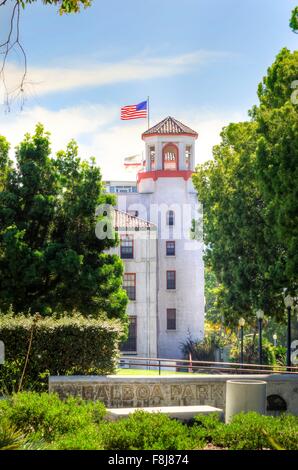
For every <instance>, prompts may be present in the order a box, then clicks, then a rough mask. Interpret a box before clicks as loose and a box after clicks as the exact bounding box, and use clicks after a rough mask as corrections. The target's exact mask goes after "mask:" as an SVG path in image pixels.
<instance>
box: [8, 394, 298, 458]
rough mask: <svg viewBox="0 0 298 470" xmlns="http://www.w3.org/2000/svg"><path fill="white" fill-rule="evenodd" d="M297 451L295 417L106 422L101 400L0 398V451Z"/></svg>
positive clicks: (141, 416) (140, 417) (152, 417)
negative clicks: (187, 421)
mask: <svg viewBox="0 0 298 470" xmlns="http://www.w3.org/2000/svg"><path fill="white" fill-rule="evenodd" d="M210 445H211V448H212V446H213V448H214V446H215V447H216V448H219V449H231V450H261V449H272V450H281V449H285V450H298V417H297V416H291V415H288V414H283V415H281V416H279V417H273V416H262V415H259V414H257V413H254V412H251V413H240V414H239V415H236V416H234V417H233V420H232V421H231V423H229V424H224V423H223V422H221V421H220V420H219V416H218V414H212V415H209V416H203V415H198V416H196V418H195V419H194V420H193V421H192V422H191V423H190V425H186V424H182V423H180V422H178V421H176V420H173V419H170V418H169V417H168V416H165V415H163V414H161V413H153V414H150V413H146V412H145V411H136V412H134V413H133V414H131V415H130V416H129V417H127V418H122V419H120V420H119V421H117V422H110V421H109V418H108V416H107V415H106V409H105V407H104V405H103V404H102V403H101V402H90V401H83V400H82V399H81V398H75V397H68V398H67V399H66V400H65V401H61V400H60V399H59V398H58V396H57V395H56V394H52V393H51V394H48V393H35V392H22V393H16V394H13V395H12V396H11V397H9V398H7V399H6V400H0V450H1V448H8V449H13V448H19V449H85V450H87V449H90V450H91V449H93V450H96V449H97V450H99V449H105V450H145V449H150V450H191V449H202V448H205V449H206V448H209V446H210Z"/></svg>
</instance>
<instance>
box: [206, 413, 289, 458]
mask: <svg viewBox="0 0 298 470" xmlns="http://www.w3.org/2000/svg"><path fill="white" fill-rule="evenodd" d="M215 419H216V418H215ZM201 421H202V418H201V417H199V418H198V422H199V423H201ZM207 429H208V431H209V436H208V437H209V439H210V441H211V442H212V443H213V444H214V445H217V446H220V447H224V448H228V449H231V450H262V449H277V448H282V449H286V450H297V449H298V418H297V417H296V416H290V415H282V416H280V417H273V416H262V415H259V414H257V413H254V412H250V413H240V414H239V415H236V416H234V418H233V419H232V421H231V423H229V424H223V423H220V422H219V421H218V423H217V424H216V422H214V421H213V423H212V427H211V428H210V426H207ZM205 434H206V432H205Z"/></svg>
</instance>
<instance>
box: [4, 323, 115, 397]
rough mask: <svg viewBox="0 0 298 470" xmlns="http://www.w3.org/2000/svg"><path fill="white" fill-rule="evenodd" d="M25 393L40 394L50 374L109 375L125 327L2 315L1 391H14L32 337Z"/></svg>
mask: <svg viewBox="0 0 298 470" xmlns="http://www.w3.org/2000/svg"><path fill="white" fill-rule="evenodd" d="M32 331H33V335H32V348H31V352H30V355H29V360H28V365H27V368H26V374H25V376H24V382H23V388H25V389H35V390H42V389H44V388H45V387H46V386H47V376H48V375H69V374H82V375H84V374H108V373H112V372H113V371H114V370H115V366H116V362H117V357H118V353H119V350H118V345H119V341H120V338H121V337H122V335H123V326H122V324H121V323H120V322H119V321H116V320H99V319H91V318H85V317H83V316H81V315H79V314H74V315H73V316H71V317H62V318H53V317H51V318H40V319H38V320H37V321H36V317H28V316H25V315H17V316H13V315H10V314H9V315H2V316H1V315H0V340H2V341H3V342H4V344H5V364H4V365H2V366H0V391H2V393H3V391H7V392H11V391H12V390H17V389H18V384H19V382H20V379H21V375H22V371H23V368H24V364H25V360H26V354H27V351H28V345H29V342H30V337H31V334H32Z"/></svg>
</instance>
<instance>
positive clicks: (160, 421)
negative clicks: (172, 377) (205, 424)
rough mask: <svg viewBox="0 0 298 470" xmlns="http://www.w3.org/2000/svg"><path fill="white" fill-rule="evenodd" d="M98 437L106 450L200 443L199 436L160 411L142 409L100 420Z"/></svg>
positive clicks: (196, 445) (169, 447)
mask: <svg viewBox="0 0 298 470" xmlns="http://www.w3.org/2000/svg"><path fill="white" fill-rule="evenodd" d="M102 439H103V445H104V449H107V450H184V449H188V450H190V449H195V448H197V449H198V448H201V447H202V446H203V441H202V440H200V439H197V441H194V440H193V439H192V432H191V430H190V429H189V428H188V427H187V426H185V425H183V424H182V423H180V422H178V421H176V420H173V419H170V418H169V417H168V416H165V415H163V414H161V413H146V412H145V411H136V412H134V413H133V414H132V415H130V416H129V417H128V418H125V419H120V420H119V421H117V422H111V423H104V424H103V427H102Z"/></svg>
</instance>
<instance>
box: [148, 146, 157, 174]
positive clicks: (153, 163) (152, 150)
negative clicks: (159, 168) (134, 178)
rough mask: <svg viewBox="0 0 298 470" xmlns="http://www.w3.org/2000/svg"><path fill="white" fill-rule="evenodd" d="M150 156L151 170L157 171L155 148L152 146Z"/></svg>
mask: <svg viewBox="0 0 298 470" xmlns="http://www.w3.org/2000/svg"><path fill="white" fill-rule="evenodd" d="M149 155H150V170H152V171H153V170H155V169H156V157H155V147H154V146H153V145H152V146H151V147H149Z"/></svg>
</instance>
